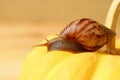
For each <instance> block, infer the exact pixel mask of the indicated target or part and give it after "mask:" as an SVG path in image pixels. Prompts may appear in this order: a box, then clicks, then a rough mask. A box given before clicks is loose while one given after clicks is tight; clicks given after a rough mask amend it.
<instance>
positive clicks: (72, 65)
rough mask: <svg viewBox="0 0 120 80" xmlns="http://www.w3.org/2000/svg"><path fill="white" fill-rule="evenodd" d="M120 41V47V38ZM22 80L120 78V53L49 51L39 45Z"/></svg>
mask: <svg viewBox="0 0 120 80" xmlns="http://www.w3.org/2000/svg"><path fill="white" fill-rule="evenodd" d="M55 37H57V36H56V35H52V36H50V37H48V38H47V39H48V40H50V39H52V38H55ZM42 43H45V40H44V41H42ZM42 43H41V44H42ZM116 44H117V46H116V47H117V48H120V46H119V44H120V39H118V40H117V43H116ZM20 80H120V56H119V55H110V54H104V53H98V52H83V53H80V54H74V53H73V52H67V51H57V50H56V51H50V52H48V51H47V46H37V47H35V48H34V49H33V50H32V51H31V53H29V54H28V56H27V58H26V60H25V63H24V64H23V68H22V70H21V75H20Z"/></svg>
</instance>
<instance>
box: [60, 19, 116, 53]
mask: <svg viewBox="0 0 120 80" xmlns="http://www.w3.org/2000/svg"><path fill="white" fill-rule="evenodd" d="M60 35H61V36H63V37H64V38H66V39H70V40H73V41H76V42H78V43H79V44H81V45H82V47H83V48H85V49H86V50H88V51H95V50H98V49H99V48H101V47H102V46H103V45H104V44H106V43H107V41H108V40H109V39H110V38H111V37H110V36H115V33H114V32H112V31H111V30H110V29H108V28H107V27H105V26H103V25H101V24H99V23H98V22H96V21H94V20H92V19H88V18H84V19H81V20H76V21H73V22H71V23H70V24H69V25H68V26H67V27H66V28H65V29H64V30H63V31H62V32H61V33H60Z"/></svg>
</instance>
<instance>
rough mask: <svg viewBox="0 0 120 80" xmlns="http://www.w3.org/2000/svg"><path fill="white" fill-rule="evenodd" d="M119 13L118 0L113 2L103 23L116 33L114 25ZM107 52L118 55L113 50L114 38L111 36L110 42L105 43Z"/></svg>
mask: <svg viewBox="0 0 120 80" xmlns="http://www.w3.org/2000/svg"><path fill="white" fill-rule="evenodd" d="M119 13H120V0H113V2H112V4H111V6H110V8H109V11H108V14H107V17H106V21H105V26H107V27H109V28H110V27H111V30H112V31H114V32H116V23H117V19H118V16H119ZM107 52H108V53H111V54H120V53H118V52H119V51H118V52H117V51H116V49H115V36H111V40H109V41H108V43H107Z"/></svg>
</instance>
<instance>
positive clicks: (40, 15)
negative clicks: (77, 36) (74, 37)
mask: <svg viewBox="0 0 120 80" xmlns="http://www.w3.org/2000/svg"><path fill="white" fill-rule="evenodd" d="M111 2H112V0H0V80H19V73H20V69H21V66H22V64H23V61H24V60H25V57H26V56H27V54H28V53H29V52H30V51H31V50H32V45H35V44H37V43H38V42H40V40H41V39H43V38H44V37H45V36H47V35H51V34H59V32H60V31H61V30H62V29H63V28H64V27H65V26H66V25H67V24H69V23H70V22H71V21H73V20H76V19H81V18H84V17H85V18H86V17H87V18H92V19H94V20H96V21H98V22H100V23H102V24H104V22H105V18H106V15H107V12H108V9H109V6H110V4H111ZM117 25H119V24H117Z"/></svg>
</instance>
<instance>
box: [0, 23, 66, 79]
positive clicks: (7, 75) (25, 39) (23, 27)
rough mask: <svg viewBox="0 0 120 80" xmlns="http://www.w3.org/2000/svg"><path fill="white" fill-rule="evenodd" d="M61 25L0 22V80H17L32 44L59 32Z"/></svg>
mask: <svg viewBox="0 0 120 80" xmlns="http://www.w3.org/2000/svg"><path fill="white" fill-rule="evenodd" d="M62 26H63V27H64V25H63V24H54V25H53V24H49V23H46V24H12V23H0V80H19V73H20V69H21V66H22V64H23V61H24V59H25V57H26V56H27V54H28V53H29V52H30V51H31V49H32V46H33V45H35V44H37V43H38V42H39V41H40V40H41V39H43V38H44V37H45V36H47V35H50V34H56V33H59V31H60V30H61V29H62V28H63V27H62Z"/></svg>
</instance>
